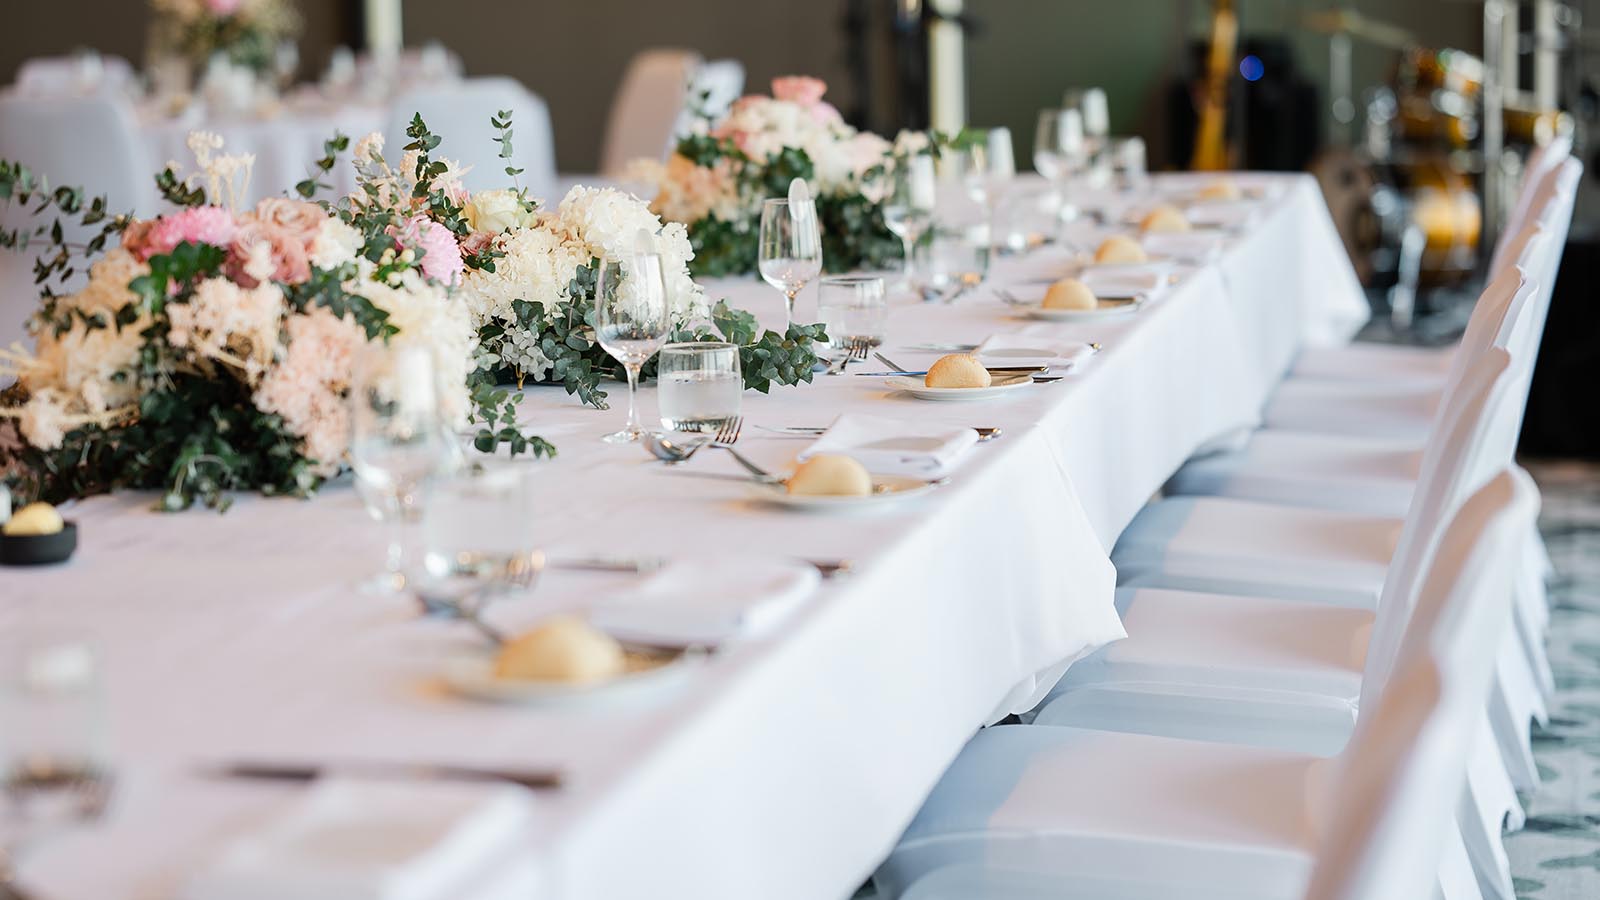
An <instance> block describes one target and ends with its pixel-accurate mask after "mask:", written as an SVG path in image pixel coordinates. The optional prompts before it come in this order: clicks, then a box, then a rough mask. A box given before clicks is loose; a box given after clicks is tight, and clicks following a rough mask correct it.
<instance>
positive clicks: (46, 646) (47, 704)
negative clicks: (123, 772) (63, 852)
mask: <svg viewBox="0 0 1600 900" xmlns="http://www.w3.org/2000/svg"><path fill="white" fill-rule="evenodd" d="M105 729H106V714H105V697H104V690H103V682H102V679H101V676H100V671H99V666H98V661H97V659H96V654H95V652H94V648H93V644H92V642H91V641H90V639H89V638H88V636H87V635H85V634H83V633H80V632H77V631H74V630H69V629H45V628H39V629H31V628H24V629H19V630H18V631H17V632H16V633H13V634H9V635H7V636H5V637H3V638H0V825H4V830H3V831H0V878H3V876H4V875H5V871H4V870H5V869H7V868H8V863H7V858H8V857H9V856H12V855H14V854H15V853H16V852H17V850H18V849H19V848H20V847H21V846H22V845H23V844H24V843H26V842H27V841H30V840H32V839H35V838H37V837H39V836H40V835H42V834H43V833H45V832H49V831H53V830H55V829H58V828H60V827H62V826H65V825H68V824H71V823H73V822H77V821H82V820H85V819H88V818H92V817H94V816H95V815H98V814H99V812H100V810H101V808H102V807H103V805H104V801H105V793H106V791H108V790H109V775H108V770H107V750H106V733H105ZM4 891H5V882H4V881H3V880H0V894H3V893H4Z"/></svg>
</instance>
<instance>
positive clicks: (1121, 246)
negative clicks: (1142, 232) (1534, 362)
mask: <svg viewBox="0 0 1600 900" xmlns="http://www.w3.org/2000/svg"><path fill="white" fill-rule="evenodd" d="M1149 260H1150V257H1148V256H1146V255H1145V253H1144V248H1143V247H1141V246H1139V242H1138V241H1136V240H1134V239H1133V238H1131V237H1128V236H1127V235H1122V234H1113V235H1112V236H1111V237H1108V238H1106V239H1105V240H1103V241H1101V242H1100V247H1099V249H1097V250H1095V251H1094V261H1095V262H1097V263H1113V264H1131V263H1142V262H1149Z"/></svg>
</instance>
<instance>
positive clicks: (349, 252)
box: [310, 216, 361, 270]
mask: <svg viewBox="0 0 1600 900" xmlns="http://www.w3.org/2000/svg"><path fill="white" fill-rule="evenodd" d="M360 249H361V232H359V231H357V230H355V229H354V228H352V227H350V226H349V225H346V224H345V223H344V222H342V221H340V220H339V219H336V218H333V217H332V216H329V217H328V218H327V219H326V220H324V221H323V223H322V225H321V226H320V227H318V228H317V236H316V237H315V238H313V239H312V240H311V253H310V258H311V264H312V265H313V266H316V267H317V268H319V269H328V270H332V269H337V268H339V267H340V266H342V265H344V264H345V263H347V262H351V261H352V260H354V259H355V258H356V253H357V252H358V251H360Z"/></svg>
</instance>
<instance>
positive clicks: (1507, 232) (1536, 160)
mask: <svg viewBox="0 0 1600 900" xmlns="http://www.w3.org/2000/svg"><path fill="white" fill-rule="evenodd" d="M1571 156H1572V135H1571V134H1562V135H1557V136H1556V137H1555V138H1554V139H1552V140H1551V141H1550V143H1548V144H1545V145H1544V146H1542V147H1539V148H1538V149H1536V150H1534V151H1533V152H1532V153H1531V154H1529V155H1528V161H1527V164H1526V165H1525V166H1523V168H1522V186H1521V187H1520V188H1519V189H1518V190H1517V199H1516V200H1515V201H1514V202H1513V203H1512V204H1511V211H1510V212H1509V213H1507V214H1506V221H1505V226H1504V229H1503V230H1502V231H1501V232H1500V241H1499V243H1497V244H1496V245H1495V248H1494V254H1493V255H1492V256H1491V257H1490V262H1489V271H1491V272H1494V271H1496V270H1498V269H1499V268H1500V266H1501V265H1503V264H1504V263H1505V261H1506V259H1507V258H1508V256H1507V253H1506V250H1505V246H1504V245H1505V243H1506V240H1507V239H1508V238H1510V237H1512V236H1513V235H1515V234H1517V232H1519V231H1521V230H1522V229H1523V227H1524V226H1525V225H1527V223H1528V222H1529V221H1530V220H1531V219H1532V218H1533V214H1532V213H1531V210H1532V209H1533V208H1534V201H1535V199H1536V195H1537V194H1538V192H1539V188H1540V186H1541V185H1542V184H1543V183H1544V180H1545V178H1546V176H1548V175H1549V174H1550V173H1551V172H1554V171H1555V170H1556V169H1557V168H1559V167H1560V166H1561V164H1562V163H1563V162H1565V161H1566V160H1567V159H1569V158H1571Z"/></svg>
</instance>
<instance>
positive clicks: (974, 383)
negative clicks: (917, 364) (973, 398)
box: [922, 353, 992, 388]
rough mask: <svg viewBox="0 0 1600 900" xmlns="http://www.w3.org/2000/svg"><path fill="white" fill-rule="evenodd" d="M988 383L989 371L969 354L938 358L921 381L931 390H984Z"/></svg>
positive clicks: (953, 354)
mask: <svg viewBox="0 0 1600 900" xmlns="http://www.w3.org/2000/svg"><path fill="white" fill-rule="evenodd" d="M990 381H992V379H991V378H990V377H989V370H988V369H986V368H984V367H983V363H982V362H981V361H980V360H979V359H978V358H977V357H976V356H973V355H972V354H970V353H952V354H950V355H949V356H941V357H939V360H938V361H937V362H935V363H934V364H933V365H931V366H929V367H928V374H927V375H925V376H923V379H922V383H923V384H925V385H927V386H928V387H931V388H986V387H988V386H989V383H990Z"/></svg>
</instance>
